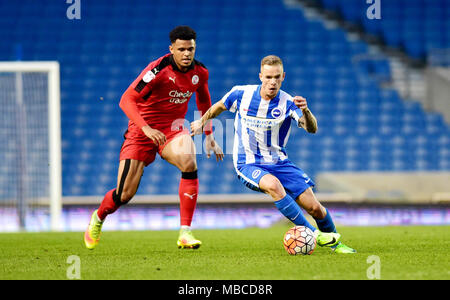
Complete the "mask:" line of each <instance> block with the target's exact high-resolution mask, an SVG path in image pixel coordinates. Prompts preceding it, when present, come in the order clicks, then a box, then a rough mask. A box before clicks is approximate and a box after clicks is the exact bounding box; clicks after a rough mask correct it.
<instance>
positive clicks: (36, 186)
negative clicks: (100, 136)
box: [0, 61, 62, 231]
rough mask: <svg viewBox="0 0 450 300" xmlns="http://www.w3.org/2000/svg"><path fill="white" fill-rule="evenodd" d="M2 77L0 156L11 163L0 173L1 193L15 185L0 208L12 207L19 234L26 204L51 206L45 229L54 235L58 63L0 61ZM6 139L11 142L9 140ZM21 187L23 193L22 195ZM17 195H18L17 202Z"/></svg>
mask: <svg viewBox="0 0 450 300" xmlns="http://www.w3.org/2000/svg"><path fill="white" fill-rule="evenodd" d="M0 76H1V77H0V103H1V107H2V108H1V110H0V111H3V112H1V113H0V118H1V119H2V121H0V130H1V134H0V137H2V138H5V137H6V139H5V140H4V141H2V143H4V144H5V145H4V146H3V147H4V148H1V147H2V146H0V153H1V155H2V156H3V155H4V156H5V158H4V159H5V160H8V159H9V162H8V163H10V164H11V165H10V166H8V165H7V166H6V167H5V169H1V172H0V176H3V177H2V178H3V180H4V181H6V184H3V186H0V189H4V190H7V189H8V188H9V187H10V186H14V188H15V189H16V190H18V191H17V192H12V191H11V192H9V193H8V192H7V191H6V192H4V193H3V194H0V196H2V198H4V199H1V198H0V201H2V200H3V204H4V203H7V202H8V201H9V205H10V206H11V205H12V206H14V205H15V206H16V207H15V208H14V211H15V212H16V211H17V213H18V220H19V226H18V227H19V230H27V228H26V226H25V225H26V222H28V221H26V220H25V218H26V215H27V205H28V204H29V203H28V202H29V201H32V203H31V205H33V206H46V205H47V206H49V207H50V209H49V215H50V220H49V226H47V227H49V228H48V229H49V230H52V231H60V230H61V229H62V226H61V225H62V224H61V215H62V178H61V177H62V166H61V115H60V114H61V109H60V68H59V63H58V62H56V61H31V62H21V61H20V62H19V61H18V62H12V61H11V62H0ZM46 98H47V99H46ZM17 111H19V112H18V113H17ZM2 127H3V128H2ZM17 135H20V136H21V137H17ZM8 138H12V141H10V140H9V139H8ZM6 144H9V145H6ZM14 151H17V152H16V153H14ZM37 152H39V153H37ZM17 153H22V154H21V155H17ZM18 158H19V159H18ZM21 160H22V161H21ZM42 160H44V161H42ZM12 161H16V162H12ZM33 164H35V165H33ZM21 166H22V167H21ZM21 169H22V170H21ZM39 177H48V179H47V178H39ZM14 178H15V179H14ZM8 180H10V181H9V182H10V184H8ZM17 182H19V183H17ZM0 183H1V182H0ZM42 185H45V186H42ZM11 188H12V187H11ZM20 188H22V189H24V190H25V191H20V190H19V189H20ZM35 190H39V191H38V192H35ZM18 194H19V195H20V194H21V195H22V196H21V197H17V195H18ZM30 195H31V196H30ZM8 197H9V199H8ZM18 198H23V199H18ZM30 199H31V200H30ZM14 201H16V202H22V203H21V204H17V203H14ZM1 204H2V203H1V202H0V205H1ZM21 210H22V212H21ZM28 215H29V213H28ZM34 215H36V214H34ZM31 222H34V221H31ZM41 222H42V221H41ZM47 223H48V222H47ZM32 230H34V229H32Z"/></svg>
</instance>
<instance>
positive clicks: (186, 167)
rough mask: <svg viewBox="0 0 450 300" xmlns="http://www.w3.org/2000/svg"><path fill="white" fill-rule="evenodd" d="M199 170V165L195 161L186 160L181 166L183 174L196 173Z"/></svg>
mask: <svg viewBox="0 0 450 300" xmlns="http://www.w3.org/2000/svg"><path fill="white" fill-rule="evenodd" d="M196 170H197V163H196V161H195V160H186V161H184V162H183V163H182V164H181V166H180V171H181V172H183V173H187V172H194V171H196Z"/></svg>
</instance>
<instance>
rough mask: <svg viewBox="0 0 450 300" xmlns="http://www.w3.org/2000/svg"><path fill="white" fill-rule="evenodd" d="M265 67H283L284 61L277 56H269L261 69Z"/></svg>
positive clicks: (262, 62) (263, 61)
mask: <svg viewBox="0 0 450 300" xmlns="http://www.w3.org/2000/svg"><path fill="white" fill-rule="evenodd" d="M265 65H268V66H273V65H280V66H283V61H282V60H281V58H279V57H278V56H276V55H268V56H266V57H264V58H263V59H262V60H261V68H262V67H263V66H265Z"/></svg>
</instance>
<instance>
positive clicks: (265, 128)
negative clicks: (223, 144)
mask: <svg viewBox="0 0 450 300" xmlns="http://www.w3.org/2000/svg"><path fill="white" fill-rule="evenodd" d="M260 90H261V85H243V86H235V87H233V89H231V91H229V92H228V93H227V94H226V95H225V96H224V97H223V98H222V100H221V101H222V102H223V104H224V105H225V107H226V108H227V109H228V110H229V111H230V112H233V113H236V118H235V121H234V130H235V136H234V146H233V162H234V165H235V167H236V166H238V165H241V164H276V163H277V162H279V161H284V160H286V159H287V153H286V149H285V145H286V143H287V141H288V138H289V133H290V131H291V119H294V120H295V121H296V123H297V126H298V121H299V119H300V117H301V116H302V111H301V110H300V109H299V108H298V107H297V106H296V105H295V104H294V102H293V101H292V97H291V96H290V95H289V94H288V93H286V92H284V91H282V90H280V91H279V92H278V94H277V96H276V97H275V98H273V99H272V100H270V101H268V100H264V99H262V98H261V95H260Z"/></svg>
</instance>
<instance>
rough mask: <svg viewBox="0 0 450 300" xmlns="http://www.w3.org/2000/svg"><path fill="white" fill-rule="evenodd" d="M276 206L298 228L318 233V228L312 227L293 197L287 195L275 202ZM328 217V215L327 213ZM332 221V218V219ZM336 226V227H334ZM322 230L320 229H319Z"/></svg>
mask: <svg viewBox="0 0 450 300" xmlns="http://www.w3.org/2000/svg"><path fill="white" fill-rule="evenodd" d="M275 206H276V207H277V208H278V210H279V211H280V212H281V213H282V214H283V215H284V216H285V217H286V218H288V219H289V220H290V221H292V222H293V223H294V224H295V225H297V226H306V227H308V228H309V229H311V230H312V231H313V232H314V231H316V228H315V227H314V226H312V225H311V224H310V223H309V222H308V220H306V219H305V216H304V215H303V212H302V210H301V208H300V206H299V205H298V204H297V202H295V200H294V199H292V197H291V196H289V195H288V194H286V196H285V197H284V198H283V199H281V200H278V201H275ZM327 217H328V213H327ZM325 219H326V217H325ZM330 219H331V218H330ZM333 226H334V225H333ZM319 228H320V227H319Z"/></svg>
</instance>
